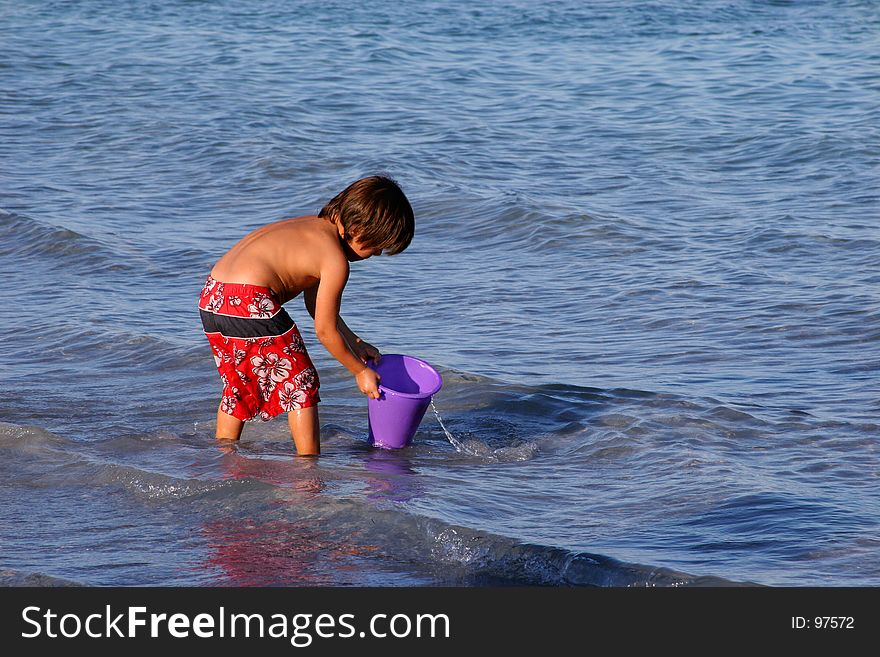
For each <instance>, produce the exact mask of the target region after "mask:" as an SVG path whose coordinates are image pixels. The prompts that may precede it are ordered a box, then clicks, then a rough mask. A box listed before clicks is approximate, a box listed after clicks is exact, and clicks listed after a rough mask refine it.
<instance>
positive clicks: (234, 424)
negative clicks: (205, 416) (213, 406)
mask: <svg viewBox="0 0 880 657" xmlns="http://www.w3.org/2000/svg"><path fill="white" fill-rule="evenodd" d="M243 428H244V422H242V421H241V420H239V419H238V418H237V417H233V416H232V415H230V414H229V413H224V412H223V410H222V406H221V407H218V408H217V431H216V432H215V434H214V435H215V437H216V438H217V440H218V441H230V440H238V439H239V438H241V430H242V429H243Z"/></svg>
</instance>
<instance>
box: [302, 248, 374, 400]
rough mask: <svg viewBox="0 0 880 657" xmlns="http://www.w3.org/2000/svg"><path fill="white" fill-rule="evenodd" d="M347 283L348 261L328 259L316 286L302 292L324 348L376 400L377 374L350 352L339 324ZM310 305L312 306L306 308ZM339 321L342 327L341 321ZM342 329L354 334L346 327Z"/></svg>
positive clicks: (316, 332) (364, 391) (363, 391)
mask: <svg viewBox="0 0 880 657" xmlns="http://www.w3.org/2000/svg"><path fill="white" fill-rule="evenodd" d="M347 282H348V262H346V261H344V260H343V261H341V262H336V261H331V262H329V263H328V264H327V265H325V267H324V268H322V270H321V280H320V282H319V283H318V285H317V289H315V288H310V289H309V290H306V291H305V292H304V297H305V303H306V308H307V309H308V311H309V314H311V315H312V316H313V317H314V319H315V335H316V336H317V337H318V340H320V341H321V344H322V345H324V348H325V349H326V350H327V351H328V352H330V355H331V356H333V357H334V358H335V359H336V360H338V361H339V362H340V363H341V364H342V365H343V366H344V367H345V368H346V369H347V370H348V371H349V372H351V373H352V374H353V375H354V377H355V380H356V381H357V385H358V388H359V389H360V391H361V392H362V393H364V394H365V395H367V396H369V397H370V398H372V399H377V398H378V397H379V388H378V385H379V375H378V374H376V373H375V372H374V371H373V370H371V369H370V368H368V367H367V366H366V365H364V363H363V362H361V360H360V359H359V358H358V357H357V356H355V355H354V354H353V353H352V351H351V349H350V348H349V347H348V344H346V338H345V335H344V333H343V331H342V330H341V327H340V319H339V306H340V304H341V303H342V290H343V289H344V288H345V284H346V283H347ZM310 305H311V306H313V307H309V306H310ZM341 324H342V326H345V323H344V322H341ZM345 330H346V332H347V333H349V334H351V335H352V336H353V335H354V334H353V333H351V330H350V329H348V327H347V326H345ZM355 337H356V336H355Z"/></svg>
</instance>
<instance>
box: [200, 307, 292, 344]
mask: <svg viewBox="0 0 880 657" xmlns="http://www.w3.org/2000/svg"><path fill="white" fill-rule="evenodd" d="M199 313H200V314H201V316H202V326H204V327H205V333H220V334H222V335H224V336H225V337H227V338H268V337H272V336H274V335H283V334H284V333H287V332H288V331H289V330H290V329H292V328H293V327H294V326H295V324H294V323H293V320H292V319H291V318H290V315H288V314H287V311H286V310H284V309H283V308H282V309H281V311H280V312H278V313H277V314H276V315H275V316H274V317H271V318H270V319H257V318H255V317H231V316H229V315H215V314H214V313H211V312H208V311H207V310H203V309H201V308H199Z"/></svg>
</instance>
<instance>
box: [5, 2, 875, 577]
mask: <svg viewBox="0 0 880 657" xmlns="http://www.w3.org/2000/svg"><path fill="white" fill-rule="evenodd" d="M0 16H2V20H0V88H2V89H3V90H4V91H3V92H2V94H0V98H2V103H0V114H2V119H0V162H2V164H0V208H2V210H0V273H2V275H3V279H4V280H5V281H6V284H5V285H4V286H2V289H0V300H2V302H3V303H2V308H3V309H2V310H0V318H2V321H0V350H2V351H0V354H2V356H3V363H4V365H3V366H2V367H0V381H2V382H3V384H4V386H3V387H4V393H5V394H4V395H2V396H0V421H2V424H0V457H2V458H0V482H2V483H0V487H2V492H3V495H2V496H0V499H2V500H3V501H2V502H0V546H2V548H3V550H2V552H3V556H2V558H0V582H5V583H9V584H19V583H29V582H35V583H53V582H56V583H66V582H75V583H82V584H90V585H143V584H158V585H164V584H182V585H209V584H212V585H213V584H219V585H227V584H229V585H287V584H321V585H324V584H343V585H349V584H350V585H412V584H416V585H443V584H453V585H485V584H550V585H568V584H575V585H600V586H645V585H659V586H669V585H691V584H696V585H700V584H719V583H721V584H738V583H757V584H769V585H820V586H824V585H857V586H862V585H870V586H876V585H878V584H880V565H878V564H880V559H878V552H880V538H878V536H880V534H878V529H880V527H878V525H880V497H878V494H877V488H878V486H877V484H878V472H880V469H878V454H877V438H878V434H880V432H878V428H880V423H878V421H877V417H878V412H880V387H878V385H877V375H878V369H880V298H878V294H877V284H878V283H880V273H878V267H877V263H878V262H880V228H878V218H880V217H878V207H880V204H878V192H877V190H878V189H880V186H878V182H880V178H878V173H880V168H878V162H880V158H878V155H880V139H878V126H880V109H878V108H880V103H878V102H877V101H878V97H880V94H878V92H880V75H878V71H880V66H878V64H880V37H878V35H880V5H878V3H877V2H821V3H819V2H816V3H811V2H798V3H788V2H757V1H755V2H747V1H745V0H733V1H728V2H688V1H684V0H680V1H677V2H673V3H668V2H664V3H623V2H610V1H609V2H601V3H577V2H568V1H567V0H564V1H562V2H555V3H539V4H536V3H526V2H508V3H493V4H491V5H490V6H488V7H473V6H471V5H468V4H466V3H458V2H453V1H451V0H441V1H440V2H434V3H429V4H425V5H412V6H409V5H406V6H399V5H397V4H391V3H388V4H382V3H379V4H378V5H377V4H376V3H374V4H373V5H371V7H370V9H369V10H366V9H363V8H361V7H359V6H358V5H357V4H356V3H344V2H338V3H332V2H331V3H327V2H322V3H295V4H290V3H281V2H277V3H251V2H215V3H192V2H188V3H183V2H163V3H139V4H136V5H126V6H120V5H118V3H112V2H108V1H106V0H103V1H102V0H95V1H89V2H82V3H39V4H18V5H10V6H8V7H5V8H4V9H2V10H0ZM376 171H380V172H386V173H388V174H390V175H392V176H393V177H395V178H396V179H397V180H398V181H399V182H400V183H401V185H402V186H403V188H404V189H405V191H406V192H407V194H408V196H409V197H410V199H411V200H412V203H413V206H414V208H415V211H416V215H417V226H418V228H417V235H416V239H415V240H414V242H413V244H412V246H411V247H410V248H409V249H408V250H407V251H406V252H405V253H404V254H401V255H399V256H395V257H393V258H374V259H371V260H369V261H367V262H364V263H359V264H357V265H355V266H354V267H353V268H352V276H351V280H350V283H349V287H348V288H347V291H346V296H345V299H344V302H343V315H344V316H345V318H346V320H347V322H348V323H349V325H350V326H352V328H353V329H354V330H355V331H357V332H358V333H359V334H360V335H362V336H363V337H364V338H365V339H367V340H369V341H370V342H373V343H374V344H376V345H377V346H379V347H380V348H381V349H382V350H383V351H385V352H386V353H394V352H398V353H401V352H402V353H411V354H414V355H417V356H420V357H422V358H425V359H427V360H428V361H430V362H432V363H433V364H435V365H436V366H437V367H438V368H439V369H440V370H441V373H442V374H443V376H444V380H445V385H444V388H443V390H442V391H441V392H440V393H439V394H438V395H437V396H436V398H435V402H436V406H437V409H438V411H439V413H440V415H441V416H442V419H443V422H444V424H445V425H446V427H447V428H448V430H449V432H450V433H451V434H452V436H453V437H454V438H455V439H456V441H458V442H459V443H460V446H461V449H456V447H455V446H454V445H453V444H451V443H450V441H449V440H448V439H447V436H446V434H445V433H444V430H443V429H442V428H441V427H440V425H439V424H438V423H437V421H436V419H435V418H434V417H433V414H432V413H430V412H429V413H428V415H427V416H426V418H425V420H424V421H423V423H422V428H421V430H420V433H419V434H418V436H417V437H416V440H415V442H414V444H413V446H412V447H411V448H408V449H406V450H403V451H400V452H384V451H376V450H373V449H372V448H370V447H369V446H368V445H367V443H366V437H367V428H366V403H365V401H364V399H363V398H362V397H361V396H359V395H358V393H357V389H356V387H355V386H354V384H353V382H352V381H351V380H350V379H349V377H348V376H347V374H345V373H344V372H343V371H341V369H340V368H339V367H338V366H337V365H335V363H334V361H332V359H331V358H330V357H329V356H328V355H327V354H326V353H325V352H324V351H323V350H322V348H321V347H320V345H319V344H318V343H317V341H316V340H315V338H314V334H313V332H312V331H311V327H310V326H309V324H308V322H307V321H306V320H307V319H308V316H307V315H306V313H305V312H304V309H303V308H302V305H301V304H300V303H299V301H298V300H297V301H293V302H291V303H290V304H289V310H290V312H291V314H292V315H293V317H294V319H296V320H297V321H298V322H299V323H300V327H301V329H302V330H303V334H304V337H305V339H306V342H307V344H309V346H310V351H311V354H312V356H313V358H314V360H315V361H316V364H317V366H318V368H319V370H320V371H321V375H322V398H323V400H324V401H323V402H322V405H321V418H322V424H323V429H322V430H323V439H322V449H323V455H322V457H321V458H320V460H318V461H317V462H315V461H311V460H300V459H295V458H293V453H294V450H293V446H292V444H291V443H290V439H289V436H288V434H287V428H286V423H285V422H284V421H283V420H281V419H279V420H276V421H274V422H271V423H268V424H255V425H249V426H248V428H247V429H246V431H247V433H246V435H245V438H244V440H243V442H242V444H241V445H240V446H239V447H238V448H237V449H235V450H232V451H228V452H224V451H222V450H220V449H218V448H217V447H216V446H215V445H214V442H213V438H212V435H213V416H214V412H215V410H216V405H217V397H218V395H219V384H218V380H217V376H216V371H215V370H214V366H213V362H212V360H211V358H210V351H209V350H208V347H207V343H206V341H205V340H204V337H203V336H202V334H201V326H200V323H199V319H198V313H197V311H196V309H195V302H196V297H197V295H198V292H199V290H200V289H201V285H202V282H203V279H204V275H205V273H206V272H207V271H208V270H209V268H210V266H211V265H212V264H213V262H214V261H215V260H216V259H217V258H218V257H219V256H220V255H222V253H223V252H224V251H225V249H227V248H228V247H229V246H231V245H232V244H233V243H234V242H235V241H236V240H237V239H238V238H239V237H241V236H242V235H243V234H244V233H246V232H247V231H249V230H250V229H252V228H254V227H256V226H258V225H261V224H263V223H266V222H269V221H273V220H276V219H280V218H283V217H286V216H293V215H296V214H303V213H309V212H315V211H317V210H318V209H319V208H320V207H321V205H322V204H323V203H324V202H326V201H327V200H328V199H329V198H330V197H332V196H333V195H334V194H335V193H336V192H337V191H339V189H341V188H342V187H343V186H344V185H346V184H347V183H348V182H350V181H352V180H354V179H356V178H358V177H360V176H362V175H366V174H369V173H373V172H376Z"/></svg>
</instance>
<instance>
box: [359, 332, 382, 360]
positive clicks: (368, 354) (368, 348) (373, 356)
mask: <svg viewBox="0 0 880 657" xmlns="http://www.w3.org/2000/svg"><path fill="white" fill-rule="evenodd" d="M352 351H353V352H354V355H355V356H357V357H358V358H360V360H361V362H362V363H363V364H364V365H366V364H367V361H370V360H371V361H373V362H374V363H378V362H379V359H380V358H382V354H380V353H379V350H378V349H376V347H374V346H373V345H371V344H370V343H369V342H364V341H363V340H361V339H360V338H355V340H354V344H353V345H352Z"/></svg>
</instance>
